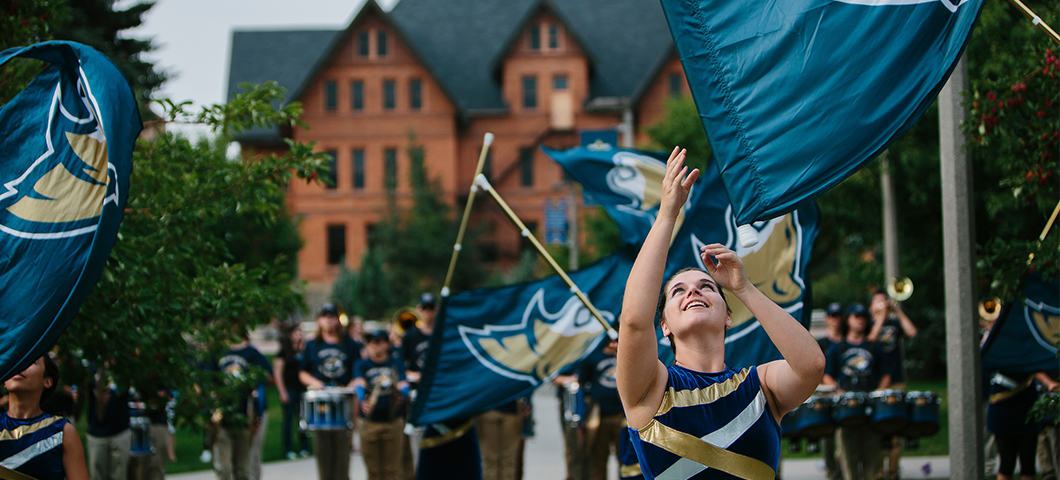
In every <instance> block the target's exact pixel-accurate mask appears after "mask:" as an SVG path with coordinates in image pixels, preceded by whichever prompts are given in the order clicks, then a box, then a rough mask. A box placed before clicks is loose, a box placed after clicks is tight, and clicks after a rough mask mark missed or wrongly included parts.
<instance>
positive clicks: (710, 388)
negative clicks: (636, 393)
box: [629, 365, 780, 479]
mask: <svg viewBox="0 0 1060 480" xmlns="http://www.w3.org/2000/svg"><path fill="white" fill-rule="evenodd" d="M667 371H668V373H669V380H668V381H667V388H666V392H665V393H664V394H663V399H662V404H661V405H659V411H658V412H657V413H656V414H655V417H654V418H653V419H652V420H651V421H650V422H648V424H647V425H645V426H644V427H643V428H641V429H640V430H633V429H632V428H630V429H629V432H630V438H631V439H632V441H633V447H634V448H635V449H636V451H637V458H638V459H639V460H640V467H641V470H642V471H643V473H644V478H647V479H653V478H658V479H687V478H697V479H705V478H712V479H713V478H719V479H720V478H754V479H759V478H760V479H773V478H774V477H775V476H776V470H777V466H778V464H779V462H780V424H778V423H777V421H776V419H775V418H773V414H772V413H771V410H770V408H769V404H768V403H767V402H766V396H765V392H764V391H763V390H762V388H761V385H759V382H758V369H757V367H750V368H744V369H742V370H736V369H734V368H729V369H727V370H725V371H722V372H718V373H702V372H696V371H692V370H689V369H686V368H683V367H680V366H677V365H674V366H671V367H669V368H668V369H667Z"/></svg>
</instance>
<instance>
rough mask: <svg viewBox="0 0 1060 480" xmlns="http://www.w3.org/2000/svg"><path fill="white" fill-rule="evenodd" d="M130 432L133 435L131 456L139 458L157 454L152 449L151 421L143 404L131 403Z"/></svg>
mask: <svg viewBox="0 0 1060 480" xmlns="http://www.w3.org/2000/svg"><path fill="white" fill-rule="evenodd" d="M129 432H130V433H132V445H131V448H130V449H129V455H131V456H134V457H139V456H143V455H150V454H152V453H155V449H154V448H153V447H151V419H149V418H147V417H146V416H144V404H143V403H142V402H138V403H131V402H130V403H129Z"/></svg>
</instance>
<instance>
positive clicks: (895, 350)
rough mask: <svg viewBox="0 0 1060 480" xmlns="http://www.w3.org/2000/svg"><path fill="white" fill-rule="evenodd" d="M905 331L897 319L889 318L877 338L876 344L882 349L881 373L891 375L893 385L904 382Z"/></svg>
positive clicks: (884, 322)
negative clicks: (903, 342)
mask: <svg viewBox="0 0 1060 480" xmlns="http://www.w3.org/2000/svg"><path fill="white" fill-rule="evenodd" d="M905 338H906V337H905V331H904V330H902V323H901V322H900V321H899V320H898V318H897V317H887V320H884V321H883V325H881V326H880V333H879V335H877V336H876V343H877V344H878V345H879V348H880V372H881V373H882V374H888V373H889V374H891V383H900V382H902V381H903V380H904V378H903V376H902V345H901V344H902V340H904V339H905Z"/></svg>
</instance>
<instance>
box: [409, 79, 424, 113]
mask: <svg viewBox="0 0 1060 480" xmlns="http://www.w3.org/2000/svg"><path fill="white" fill-rule="evenodd" d="M409 108H410V109H412V110H419V109H421V108H423V81H421V80H420V79H418V78H414V79H412V80H409Z"/></svg>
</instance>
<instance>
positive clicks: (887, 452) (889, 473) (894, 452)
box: [876, 437, 905, 479]
mask: <svg viewBox="0 0 1060 480" xmlns="http://www.w3.org/2000/svg"><path fill="white" fill-rule="evenodd" d="M904 441H905V440H904V439H903V438H902V437H891V439H890V440H886V439H885V440H883V446H884V448H881V449H880V466H879V468H878V469H877V471H876V478H886V479H895V478H898V477H899V476H900V475H901V473H902V464H901V456H902V443H903V442H904ZM885 462H886V465H887V469H886V471H884V463H885Z"/></svg>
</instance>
